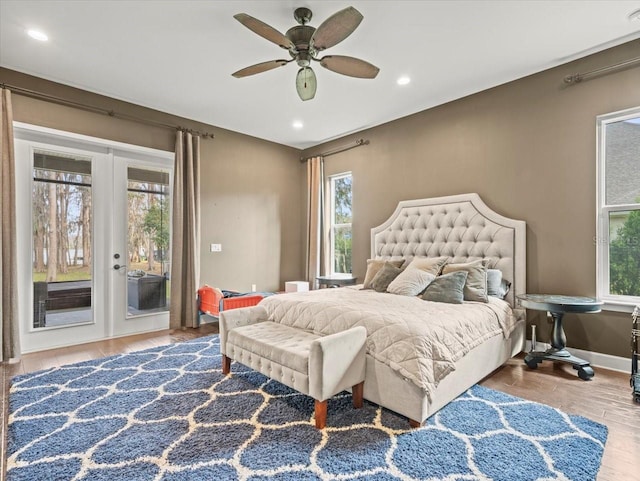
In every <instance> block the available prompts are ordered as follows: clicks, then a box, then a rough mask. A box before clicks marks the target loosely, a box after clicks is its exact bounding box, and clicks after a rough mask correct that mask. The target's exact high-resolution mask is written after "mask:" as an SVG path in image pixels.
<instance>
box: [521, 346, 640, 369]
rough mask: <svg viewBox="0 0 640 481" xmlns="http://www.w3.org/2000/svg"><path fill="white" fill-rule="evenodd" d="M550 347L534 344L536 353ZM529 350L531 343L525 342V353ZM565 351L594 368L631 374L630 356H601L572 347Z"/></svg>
mask: <svg viewBox="0 0 640 481" xmlns="http://www.w3.org/2000/svg"><path fill="white" fill-rule="evenodd" d="M550 347H551V345H550V344H547V343H546V342H537V343H536V351H545V350H547V349H549V348H550ZM530 350H531V341H529V340H527V346H526V352H529V351H530ZM567 351H569V352H570V353H571V354H572V355H574V356H576V357H579V358H580V359H584V360H585V361H589V364H591V365H592V366H594V367H603V368H605V369H611V370H612V371H619V372H628V373H630V372H631V355H629V357H628V358H626V357H619V356H612V355H611V354H602V353H601V352H593V351H583V350H582V349H575V348H573V347H568V348H567Z"/></svg>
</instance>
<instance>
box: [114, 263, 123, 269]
mask: <svg viewBox="0 0 640 481" xmlns="http://www.w3.org/2000/svg"><path fill="white" fill-rule="evenodd" d="M121 267H122V266H121V265H120V264H116V265H115V266H113V268H114V269H115V270H118V269H120V268H121Z"/></svg>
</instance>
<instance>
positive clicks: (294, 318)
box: [259, 194, 526, 426]
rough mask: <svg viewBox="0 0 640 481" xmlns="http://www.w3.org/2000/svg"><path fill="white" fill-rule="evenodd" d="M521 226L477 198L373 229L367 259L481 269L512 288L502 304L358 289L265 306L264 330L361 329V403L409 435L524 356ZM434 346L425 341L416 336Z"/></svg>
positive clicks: (408, 210)
mask: <svg viewBox="0 0 640 481" xmlns="http://www.w3.org/2000/svg"><path fill="white" fill-rule="evenodd" d="M525 235H526V225H525V223H524V222H523V221H519V220H513V219H508V218H506V217H503V216H501V215H500V214H498V213H496V212H494V211H493V210H491V209H490V208H489V207H488V206H487V205H486V204H484V202H482V200H481V199H480V197H479V196H478V195H477V194H463V195H456V196H448V197H439V198H432V199H421V200H410V201H403V202H400V203H399V205H398V207H397V208H396V210H395V212H394V213H393V214H392V215H391V217H390V218H389V219H388V220H387V221H386V222H384V223H383V224H382V225H380V226H378V227H375V228H373V229H372V230H371V258H372V259H376V260H385V261H397V263H401V262H404V263H405V265H406V264H407V263H410V262H411V261H412V260H413V259H414V257H415V258H418V259H421V260H422V259H427V260H429V259H430V258H433V259H435V258H440V257H446V258H447V261H448V263H454V264H460V263H466V262H471V261H478V260H484V261H483V262H486V263H487V264H488V267H489V268H492V269H495V270H499V271H500V272H501V275H502V278H503V279H504V280H505V282H508V283H509V284H510V289H509V291H508V292H507V294H506V296H505V297H504V300H499V299H495V298H489V299H488V301H489V302H486V303H485V302H464V303H463V304H458V305H452V304H445V303H440V302H430V301H425V300H422V298H420V297H415V296H413V297H410V296H398V295H395V294H390V293H380V292H375V291H372V290H363V289H361V286H350V287H343V288H338V289H322V290H317V291H311V292H308V293H291V294H282V295H278V296H273V297H271V298H267V299H264V300H263V301H261V302H260V304H259V306H261V307H262V308H264V309H266V310H267V312H268V315H269V321H275V322H280V323H283V324H287V325H289V326H292V327H296V328H299V329H301V330H305V331H311V332H315V333H317V334H321V335H329V334H332V333H335V332H339V331H341V330H346V329H348V328H350V327H353V326H355V325H363V326H364V327H366V328H367V355H366V372H365V383H364V397H365V399H367V400H369V401H372V402H374V403H377V404H379V405H381V406H384V407H386V408H388V409H391V410H392V411H395V412H397V413H400V414H403V415H405V416H407V417H408V418H409V420H410V422H411V424H412V425H413V426H416V425H419V424H421V423H422V422H423V421H424V420H425V419H426V418H428V417H429V416H431V415H432V414H433V413H435V412H436V411H437V410H439V409H440V408H442V407H443V406H444V405H446V404H447V403H448V402H449V401H451V400H453V399H454V398H456V397H457V396H458V395H460V394H461V393H462V392H464V391H465V390H466V389H468V388H469V387H471V386H472V385H474V384H475V383H477V382H478V381H480V380H481V379H483V378H484V377H486V376H487V375H488V374H490V373H491V372H492V371H493V370H495V369H496V368H498V367H500V366H501V365H502V364H504V362H506V361H507V360H508V359H509V358H511V357H512V356H514V355H515V354H517V353H519V352H520V351H521V350H522V349H523V348H524V341H525V314H524V310H522V309H518V308H517V307H516V305H515V299H516V296H517V295H519V294H521V293H524V292H525V275H526V272H525V262H526V257H525V256H526V244H525V242H526V241H525ZM423 329H427V330H429V332H430V334H429V336H431V337H433V338H434V339H435V341H434V342H431V341H429V343H427V342H426V341H424V342H423V339H422V337H421V336H422V330H423Z"/></svg>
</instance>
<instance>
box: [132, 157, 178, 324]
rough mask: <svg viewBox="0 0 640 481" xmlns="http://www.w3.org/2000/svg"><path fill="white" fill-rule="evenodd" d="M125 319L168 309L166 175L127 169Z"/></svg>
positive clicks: (169, 198) (168, 212)
mask: <svg viewBox="0 0 640 481" xmlns="http://www.w3.org/2000/svg"><path fill="white" fill-rule="evenodd" d="M127 173H128V186H127V189H128V239H127V245H128V247H127V249H128V254H127V255H128V263H129V265H128V271H127V317H133V316H137V315H140V314H145V313H152V312H161V311H166V310H168V308H169V293H170V288H171V282H170V280H169V270H170V259H169V253H170V250H169V236H170V233H169V232H170V231H169V226H170V212H171V196H170V191H169V173H168V172H165V171H160V170H147V169H139V168H134V167H129V168H128V170H127Z"/></svg>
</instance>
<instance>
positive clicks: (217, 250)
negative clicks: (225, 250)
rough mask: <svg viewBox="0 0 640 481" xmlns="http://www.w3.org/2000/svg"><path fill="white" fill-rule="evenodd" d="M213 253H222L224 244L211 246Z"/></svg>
mask: <svg viewBox="0 0 640 481" xmlns="http://www.w3.org/2000/svg"><path fill="white" fill-rule="evenodd" d="M211 252H222V244H211Z"/></svg>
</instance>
